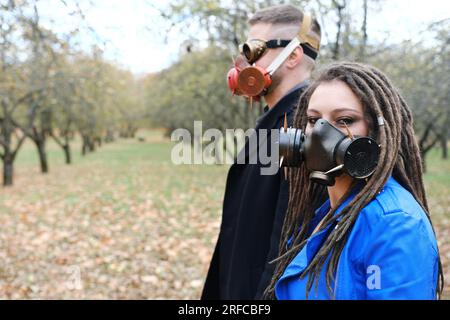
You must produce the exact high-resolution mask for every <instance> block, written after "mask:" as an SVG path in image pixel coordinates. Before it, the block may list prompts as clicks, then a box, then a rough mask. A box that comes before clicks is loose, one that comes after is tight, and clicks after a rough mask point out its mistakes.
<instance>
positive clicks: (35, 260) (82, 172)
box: [0, 130, 450, 299]
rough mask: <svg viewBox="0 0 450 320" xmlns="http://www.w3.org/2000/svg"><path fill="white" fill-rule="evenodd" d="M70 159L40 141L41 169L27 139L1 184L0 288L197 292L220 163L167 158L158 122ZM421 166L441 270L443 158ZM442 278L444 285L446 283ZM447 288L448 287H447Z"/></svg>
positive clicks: (447, 247)
mask: <svg viewBox="0 0 450 320" xmlns="http://www.w3.org/2000/svg"><path fill="white" fill-rule="evenodd" d="M138 136H140V137H143V138H144V139H145V141H143V142H140V141H138V140H137V139H130V140H118V141H116V142H114V143H111V144H105V145H103V146H102V147H101V148H100V149H99V150H98V151H97V152H95V153H91V154H88V155H86V156H84V157H82V156H81V155H80V141H79V140H75V141H74V143H73V148H72V154H73V161H74V163H73V164H72V165H66V164H64V155H63V152H62V150H61V149H60V148H59V147H58V146H57V145H56V144H55V143H53V142H52V141H49V143H48V146H47V150H48V157H49V163H50V173H49V174H46V175H43V174H41V173H40V172H39V164H38V158H37V153H36V149H35V147H34V145H33V144H32V143H31V142H29V141H27V142H26V143H25V145H24V146H23V149H22V150H21V151H20V153H19V155H18V158H17V161H16V164H15V181H14V186H13V187H10V188H4V189H2V190H1V191H0V210H1V213H2V214H1V215H0V259H1V261H2V264H0V298H4V299H9V298H24V299H29V298H32V299H33V298H50V299H60V298H64V299H73V298H75V299H76V298H82V299H84V298H89V299H109V298H111V299H147V298H149V299H197V298H199V296H200V291H201V287H202V284H203V280H204V278H205V275H206V272H207V268H208V264H209V260H210V258H211V254H212V251H213V249H214V245H215V242H216V239H217V234H218V230H219V226H220V219H221V207H222V197H223V192H224V188H225V180H226V174H227V169H228V167H227V166H215V165H212V166H206V165H180V166H175V165H173V164H172V163H171V162H170V152H171V147H172V143H171V142H170V141H169V140H167V139H165V138H163V135H162V132H161V131H156V130H154V131H141V132H139V133H138ZM427 160H428V172H427V174H426V175H425V182H426V187H427V192H428V195H429V202H430V207H431V212H432V215H433V221H434V224H435V226H436V229H437V234H438V238H439V244H440V248H441V257H442V260H443V262H444V267H445V271H446V273H447V278H448V279H450V274H448V270H449V268H450V265H449V262H450V254H449V252H450V242H449V239H450V237H449V235H450V232H449V231H450V223H449V221H450V197H449V194H450V160H447V161H443V160H442V159H440V155H439V150H433V151H432V152H430V154H429V156H428V159H427ZM447 288H449V286H447ZM447 292H448V291H447Z"/></svg>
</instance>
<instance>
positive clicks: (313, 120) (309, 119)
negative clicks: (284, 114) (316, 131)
mask: <svg viewBox="0 0 450 320" xmlns="http://www.w3.org/2000/svg"><path fill="white" fill-rule="evenodd" d="M316 121H317V118H308V123H309V124H311V125H314V124H315V123H316Z"/></svg>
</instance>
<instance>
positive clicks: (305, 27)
mask: <svg viewBox="0 0 450 320" xmlns="http://www.w3.org/2000/svg"><path fill="white" fill-rule="evenodd" d="M311 22H312V17H311V16H310V15H309V14H304V15H303V20H302V24H301V26H300V31H299V33H298V35H297V36H296V37H295V38H294V39H292V40H291V42H289V44H288V45H287V46H286V47H285V48H284V49H283V51H281V53H280V54H279V55H278V56H277V57H276V58H275V60H274V61H273V62H272V63H271V64H270V65H269V67H267V72H268V74H269V75H271V76H272V75H273V74H274V72H275V71H276V70H277V69H278V68H279V67H280V66H281V65H282V64H283V62H284V61H285V60H286V59H287V58H288V57H289V55H290V54H291V53H292V52H293V51H294V50H295V48H297V47H298V46H300V44H302V43H305V44H308V45H310V46H311V47H312V48H317V50H318V49H319V44H318V43H317V40H316V39H314V38H313V37H311V36H309V31H310V29H311ZM302 48H303V46H302ZM308 49H309V48H308ZM308 51H311V50H308ZM308 53H309V52H308ZM316 56H317V55H316ZM314 58H315V57H314ZM314 58H313V59H314Z"/></svg>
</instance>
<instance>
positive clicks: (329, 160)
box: [279, 119, 380, 186]
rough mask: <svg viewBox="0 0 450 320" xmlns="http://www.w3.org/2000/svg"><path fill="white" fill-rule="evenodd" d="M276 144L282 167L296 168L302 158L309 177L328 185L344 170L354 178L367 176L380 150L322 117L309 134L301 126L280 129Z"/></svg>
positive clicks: (368, 139) (372, 168)
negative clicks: (342, 130)
mask: <svg viewBox="0 0 450 320" xmlns="http://www.w3.org/2000/svg"><path fill="white" fill-rule="evenodd" d="M279 147H280V158H281V165H282V166H286V167H299V166H300V165H301V163H302V162H303V161H304V162H305V165H306V168H307V169H308V170H310V171H311V174H310V179H311V180H312V181H314V182H317V183H320V184H323V185H327V186H332V185H334V183H335V177H337V176H339V175H341V174H342V173H344V172H345V173H346V174H348V175H349V176H351V177H352V178H354V179H365V178H367V177H369V176H370V175H371V174H372V173H373V172H374V171H375V168H376V166H377V163H378V156H379V153H380V146H379V145H378V144H377V142H376V141H375V140H373V139H372V138H369V137H358V136H352V135H351V133H350V132H349V134H347V135H346V134H344V133H342V132H341V131H340V130H339V129H337V128H336V127H334V126H333V125H331V124H330V123H329V122H328V121H326V120H325V119H318V120H317V121H316V124H315V125H314V128H313V130H312V132H311V133H310V134H309V135H308V136H306V135H305V133H304V132H303V131H302V130H300V129H296V128H281V129H280V140H279Z"/></svg>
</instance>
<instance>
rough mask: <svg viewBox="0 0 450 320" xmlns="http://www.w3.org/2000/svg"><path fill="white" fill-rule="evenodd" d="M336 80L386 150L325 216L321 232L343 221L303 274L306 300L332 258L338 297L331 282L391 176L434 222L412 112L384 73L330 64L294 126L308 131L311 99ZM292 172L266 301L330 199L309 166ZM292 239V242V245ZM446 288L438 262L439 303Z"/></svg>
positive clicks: (330, 270) (302, 100) (302, 101)
mask: <svg viewBox="0 0 450 320" xmlns="http://www.w3.org/2000/svg"><path fill="white" fill-rule="evenodd" d="M332 80H339V81H343V82H344V83H345V84H347V85H348V86H349V87H350V89H351V90H352V91H353V93H354V94H355V95H356V96H357V97H359V99H360V101H361V103H362V105H363V109H364V113H365V115H366V117H367V120H368V122H369V132H370V135H371V136H372V137H373V138H375V139H376V140H377V142H378V143H379V144H380V145H381V149H380V156H379V161H378V166H377V168H376V170H375V172H374V173H373V174H372V176H371V177H370V178H369V179H368V180H366V182H365V183H363V186H362V188H361V190H360V191H359V192H358V193H357V194H356V196H355V197H354V199H353V200H352V201H350V202H349V203H348V204H347V205H346V206H345V207H344V208H343V209H342V210H341V211H340V212H339V214H337V215H336V216H335V214H334V213H335V210H336V208H338V207H339V206H340V205H341V204H342V203H343V201H344V200H345V199H346V198H347V197H348V195H349V194H350V192H351V189H352V188H349V190H348V191H347V193H346V194H345V195H344V196H343V197H342V198H341V199H340V201H339V203H338V204H337V205H336V206H335V208H334V209H332V210H330V212H329V213H328V214H327V215H326V216H325V217H324V220H323V223H322V226H321V227H320V229H319V231H321V230H324V229H326V228H327V227H328V226H330V225H331V224H333V223H334V222H335V221H336V220H337V219H338V218H339V217H342V219H341V221H340V222H339V224H338V228H336V229H334V230H332V231H331V233H330V234H329V235H328V237H327V238H326V240H325V241H324V243H323V245H322V247H321V248H320V249H319V250H318V252H317V254H316V255H315V257H314V258H313V260H312V261H311V263H310V264H309V265H308V266H307V267H306V268H305V270H304V271H303V272H302V274H301V277H302V278H304V277H305V276H306V275H308V281H307V286H306V297H307V298H308V293H309V291H310V289H311V287H312V285H313V283H314V282H315V289H317V286H318V282H319V278H320V273H321V270H322V268H323V267H324V264H325V262H326V260H327V259H328V257H329V263H328V265H327V269H326V284H327V290H328V293H329V294H330V296H331V297H333V298H334V295H333V293H332V282H333V281H334V275H335V274H336V269H337V265H338V262H339V257H340V255H341V252H342V250H343V248H344V246H345V244H346V242H347V238H348V236H349V234H350V232H351V231H352V227H353V225H354V223H355V221H356V219H357V217H358V215H359V212H360V211H361V210H362V209H363V208H364V207H365V206H366V205H367V204H368V203H369V202H370V201H371V200H372V199H374V198H375V197H376V195H377V194H378V193H379V192H380V191H381V189H382V188H383V186H384V185H385V183H386V182H387V180H388V178H389V176H390V175H391V174H392V176H393V177H394V178H395V179H396V180H397V181H398V182H399V183H400V184H401V185H402V186H403V187H404V188H406V189H407V190H408V191H409V192H410V193H411V194H412V195H413V196H414V198H415V199H416V200H417V202H418V203H419V204H420V205H421V206H422V208H423V209H424V211H425V212H426V214H427V217H428V219H429V220H430V223H431V219H430V214H429V211H428V203H427V199H426V196H425V188H424V184H423V179H422V159H421V156H420V152H419V147H418V145H417V142H416V140H415V137H414V129H413V118H412V113H411V110H410V108H409V107H408V105H407V104H406V102H405V100H404V99H403V97H402V96H401V95H400V93H399V92H398V90H397V89H396V88H395V87H394V86H393V85H392V83H391V82H390V80H389V79H388V78H387V77H386V76H385V75H384V74H383V73H382V72H381V71H379V70H377V69H376V68H374V67H371V66H368V65H363V64H359V63H351V62H343V63H336V64H332V65H330V66H329V67H328V68H326V69H325V70H324V71H322V72H321V74H320V75H319V77H318V79H317V80H316V81H315V82H314V83H313V84H312V85H311V86H310V87H309V88H308V89H307V90H306V91H305V92H304V93H303V95H302V97H301V98H300V101H299V106H298V108H297V111H296V114H295V119H294V127H296V128H302V129H303V130H305V128H306V125H307V116H306V110H307V107H308V104H309V100H310V98H311V95H312V94H313V92H314V91H315V89H316V88H317V87H318V86H319V85H320V84H321V83H322V82H328V81H332ZM379 121H383V122H384V125H379ZM288 172H289V173H288V178H289V182H290V187H289V194H290V197H289V204H288V210H287V213H286V218H285V221H284V225H283V229H282V233H281V239H280V248H279V257H278V258H277V259H275V260H274V261H273V262H277V265H276V268H275V272H274V275H273V277H272V280H271V283H270V284H269V286H268V287H267V288H266V290H265V293H264V297H265V298H266V299H273V298H275V293H274V287H275V283H276V282H277V281H278V279H279V278H280V277H281V275H282V274H283V273H284V270H285V269H286V267H287V265H288V264H289V263H290V262H291V261H292V259H293V258H294V257H295V256H296V255H297V254H298V252H299V251H300V250H301V249H302V248H303V247H304V245H305V244H306V242H307V240H308V230H309V229H310V225H311V220H312V218H313V216H314V213H315V210H316V209H317V208H318V207H319V206H320V205H321V204H322V203H323V201H324V198H326V195H327V190H326V188H325V187H323V186H321V185H318V184H315V183H313V182H311V181H310V179H309V171H308V170H307V169H306V167H305V164H304V162H303V163H302V165H301V166H300V167H298V168H289V171H288ZM433 231H434V229H433ZM289 240H290V244H288V241H289ZM443 286H444V276H443V272H442V264H441V260H440V258H439V276H438V283H437V294H438V298H439V299H440V297H441V294H442V290H443Z"/></svg>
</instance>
